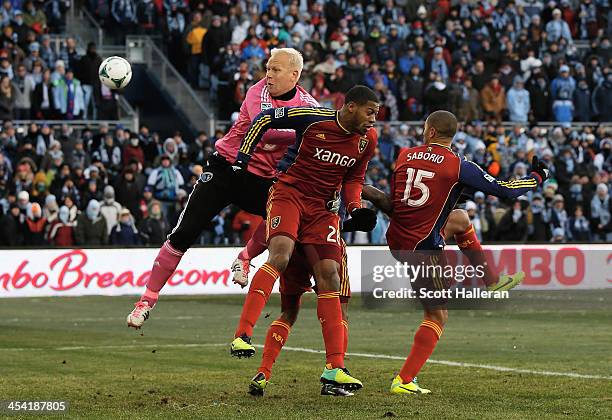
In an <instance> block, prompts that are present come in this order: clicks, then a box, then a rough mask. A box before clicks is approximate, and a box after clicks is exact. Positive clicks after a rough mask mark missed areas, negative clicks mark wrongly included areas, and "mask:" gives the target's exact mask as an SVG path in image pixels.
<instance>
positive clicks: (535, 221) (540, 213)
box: [528, 193, 550, 242]
mask: <svg viewBox="0 0 612 420" xmlns="http://www.w3.org/2000/svg"><path fill="white" fill-rule="evenodd" d="M529 211H530V218H529V219H530V225H529V236H528V239H529V241H533V242H546V241H548V239H549V238H550V231H549V229H548V223H549V220H550V209H549V208H548V207H547V206H546V204H545V203H544V197H543V196H542V194H540V193H535V194H534V195H533V196H532V198H531V205H530V206H529Z"/></svg>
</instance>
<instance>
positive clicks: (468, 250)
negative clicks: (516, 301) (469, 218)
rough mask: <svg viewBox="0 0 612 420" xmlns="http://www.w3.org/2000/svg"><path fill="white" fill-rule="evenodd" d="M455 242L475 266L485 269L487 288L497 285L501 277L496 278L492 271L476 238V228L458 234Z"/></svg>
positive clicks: (470, 227)
mask: <svg viewBox="0 0 612 420" xmlns="http://www.w3.org/2000/svg"><path fill="white" fill-rule="evenodd" d="M455 241H457V245H458V246H459V249H460V250H461V252H462V253H463V255H465V256H466V257H467V258H468V260H470V263H471V264H472V265H473V266H481V267H484V277H483V279H482V280H483V281H484V283H485V284H486V285H487V286H490V285H492V284H495V283H497V281H498V280H499V275H497V276H496V275H495V273H493V271H491V265H490V264H489V263H487V259H486V256H485V252H484V251H483V249H482V246H481V245H480V241H479V240H478V236H476V231H475V230H474V226H473V225H470V226H469V227H468V228H467V229H466V230H465V232H463V233H458V234H456V235H455Z"/></svg>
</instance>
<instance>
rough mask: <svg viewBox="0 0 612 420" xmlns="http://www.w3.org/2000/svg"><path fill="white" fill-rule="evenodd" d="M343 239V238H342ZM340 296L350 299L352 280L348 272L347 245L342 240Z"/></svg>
mask: <svg viewBox="0 0 612 420" xmlns="http://www.w3.org/2000/svg"><path fill="white" fill-rule="evenodd" d="M341 241H342V239H341ZM339 274H340V297H341V298H344V299H348V298H350V297H351V282H350V280H349V273H348V259H347V255H346V245H345V244H344V241H342V261H341V263H340V273H339Z"/></svg>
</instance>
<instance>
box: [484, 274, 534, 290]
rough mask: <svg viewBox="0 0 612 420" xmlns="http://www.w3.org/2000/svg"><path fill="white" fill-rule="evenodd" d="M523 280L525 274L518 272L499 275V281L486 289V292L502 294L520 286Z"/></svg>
mask: <svg viewBox="0 0 612 420" xmlns="http://www.w3.org/2000/svg"><path fill="white" fill-rule="evenodd" d="M524 279H525V272H524V271H519V272H518V273H516V274H512V275H510V274H501V275H500V276H499V281H498V282H497V283H495V284H492V285H491V286H488V287H487V290H488V291H490V292H504V291H507V290H510V289H514V288H515V287H516V286H518V285H519V284H521V282H522V281H523V280H524Z"/></svg>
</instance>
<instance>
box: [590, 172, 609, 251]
mask: <svg viewBox="0 0 612 420" xmlns="http://www.w3.org/2000/svg"><path fill="white" fill-rule="evenodd" d="M611 201H612V200H610V194H609V192H608V186H607V185H606V184H604V183H600V184H598V185H597V189H596V191H595V195H594V196H593V199H592V200H591V225H592V226H593V235H594V239H595V240H597V241H601V242H610V241H611V240H612V203H611Z"/></svg>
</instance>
